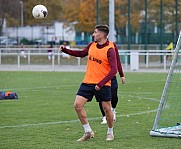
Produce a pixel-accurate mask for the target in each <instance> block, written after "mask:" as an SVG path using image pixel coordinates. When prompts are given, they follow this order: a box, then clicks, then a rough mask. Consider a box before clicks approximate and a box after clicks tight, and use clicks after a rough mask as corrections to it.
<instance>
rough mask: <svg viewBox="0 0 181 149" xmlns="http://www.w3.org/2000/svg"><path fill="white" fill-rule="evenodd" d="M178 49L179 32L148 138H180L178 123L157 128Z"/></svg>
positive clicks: (180, 130) (179, 41)
mask: <svg viewBox="0 0 181 149" xmlns="http://www.w3.org/2000/svg"><path fill="white" fill-rule="evenodd" d="M180 48H181V31H180V34H179V37H178V40H177V44H176V47H175V51H174V52H175V53H174V57H173V60H172V63H171V66H170V69H169V72H168V75H167V79H166V83H165V86H164V89H163V92H162V96H161V100H160V105H159V107H158V110H157V114H156V118H155V121H154V125H153V128H152V130H151V131H150V136H158V137H175V138H181V124H180V123H178V124H175V126H170V127H167V128H159V127H158V123H159V120H160V115H161V112H162V109H163V106H164V103H165V97H166V93H167V90H168V87H169V84H170V81H171V76H172V74H173V71H174V67H175V64H176V61H177V57H178V53H179V50H180Z"/></svg>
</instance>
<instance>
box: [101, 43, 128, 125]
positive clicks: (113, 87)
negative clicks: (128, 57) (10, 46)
mask: <svg viewBox="0 0 181 149" xmlns="http://www.w3.org/2000/svg"><path fill="white" fill-rule="evenodd" d="M112 44H114V49H115V52H116V58H117V66H118V72H119V75H120V78H121V81H122V84H124V83H125V77H124V73H123V69H122V64H121V61H120V57H119V53H118V48H117V46H116V44H115V43H112ZM117 92H118V82H117V78H116V76H114V77H113V78H112V79H111V97H112V100H111V105H112V112H113V121H114V122H115V121H116V106H117V103H118V95H117ZM99 107H100V110H101V113H102V122H101V124H107V120H106V115H105V112H104V110H103V108H102V103H101V102H99Z"/></svg>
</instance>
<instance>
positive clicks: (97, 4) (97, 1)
mask: <svg viewBox="0 0 181 149" xmlns="http://www.w3.org/2000/svg"><path fill="white" fill-rule="evenodd" d="M96 24H99V0H96Z"/></svg>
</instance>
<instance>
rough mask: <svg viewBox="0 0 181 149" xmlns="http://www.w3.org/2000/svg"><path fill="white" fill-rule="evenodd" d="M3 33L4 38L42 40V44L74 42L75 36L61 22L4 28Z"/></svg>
mask: <svg viewBox="0 0 181 149" xmlns="http://www.w3.org/2000/svg"><path fill="white" fill-rule="evenodd" d="M3 32H4V35H5V36H8V37H12V38H15V39H17V38H19V39H22V38H26V39H28V40H35V39H42V40H43V41H44V42H47V41H55V42H59V41H60V40H64V41H74V40H75V36H76V33H75V30H74V28H73V27H72V26H65V25H64V24H63V23H62V22H55V23H54V24H53V25H52V26H24V27H6V28H4V31H3Z"/></svg>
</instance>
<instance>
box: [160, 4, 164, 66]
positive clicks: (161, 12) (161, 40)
mask: <svg viewBox="0 0 181 149" xmlns="http://www.w3.org/2000/svg"><path fill="white" fill-rule="evenodd" d="M160 50H163V0H160ZM160 62H161V63H162V56H160Z"/></svg>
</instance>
